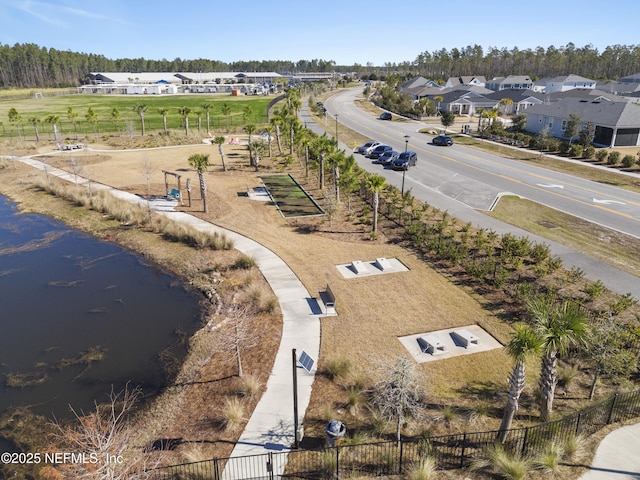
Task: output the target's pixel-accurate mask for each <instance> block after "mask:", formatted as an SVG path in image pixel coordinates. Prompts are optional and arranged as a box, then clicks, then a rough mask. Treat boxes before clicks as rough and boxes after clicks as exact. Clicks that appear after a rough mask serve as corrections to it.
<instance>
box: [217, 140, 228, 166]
mask: <svg viewBox="0 0 640 480" xmlns="http://www.w3.org/2000/svg"><path fill="white" fill-rule="evenodd" d="M218 151H219V152H220V158H221V159H222V171H223V172H226V171H227V164H226V163H225V161H224V150H223V149H222V144H219V145H218Z"/></svg>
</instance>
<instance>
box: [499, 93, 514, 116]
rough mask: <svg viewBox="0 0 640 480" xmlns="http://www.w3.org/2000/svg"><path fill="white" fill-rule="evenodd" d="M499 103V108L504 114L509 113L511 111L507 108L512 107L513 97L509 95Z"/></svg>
mask: <svg viewBox="0 0 640 480" xmlns="http://www.w3.org/2000/svg"><path fill="white" fill-rule="evenodd" d="M498 104H499V105H500V107H499V108H500V110H501V111H502V114H503V115H508V114H509V113H510V112H508V111H507V110H510V109H511V105H513V99H511V98H509V97H504V98H503V99H501V100H500V102H499V103H498Z"/></svg>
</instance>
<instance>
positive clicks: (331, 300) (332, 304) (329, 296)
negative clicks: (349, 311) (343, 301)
mask: <svg viewBox="0 0 640 480" xmlns="http://www.w3.org/2000/svg"><path fill="white" fill-rule="evenodd" d="M320 300H322V303H323V304H324V307H325V312H326V315H327V316H335V315H338V312H336V294H335V293H333V290H331V287H330V286H329V284H328V283H327V288H325V290H324V292H320Z"/></svg>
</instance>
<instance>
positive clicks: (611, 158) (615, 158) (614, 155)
mask: <svg viewBox="0 0 640 480" xmlns="http://www.w3.org/2000/svg"><path fill="white" fill-rule="evenodd" d="M619 162H620V152H616V151H615V150H614V151H613V152H609V155H607V164H608V165H617V164H618V163H619Z"/></svg>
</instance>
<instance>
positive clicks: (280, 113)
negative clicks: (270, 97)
mask: <svg viewBox="0 0 640 480" xmlns="http://www.w3.org/2000/svg"><path fill="white" fill-rule="evenodd" d="M288 114H289V112H288V111H287V109H286V108H285V107H281V108H279V109H276V110H275V111H274V112H273V115H272V116H271V119H270V120H269V121H270V123H271V125H273V128H275V131H276V141H277V142H278V151H279V152H280V153H282V142H281V140H280V127H281V126H283V125H284V124H285V122H286V120H285V119H286V118H287V115H288Z"/></svg>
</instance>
